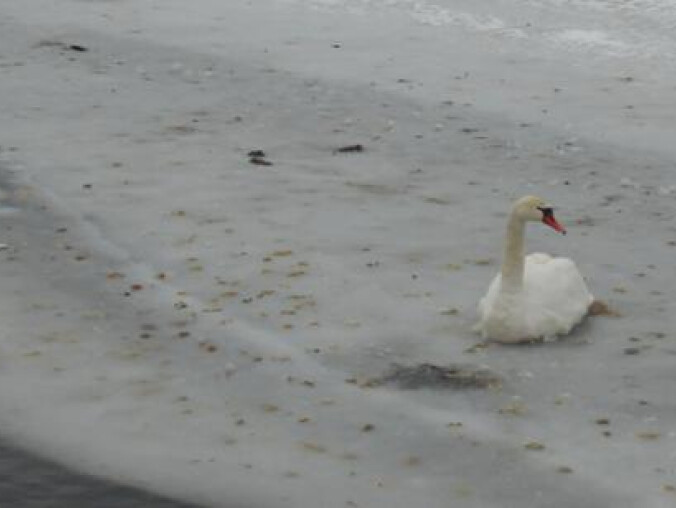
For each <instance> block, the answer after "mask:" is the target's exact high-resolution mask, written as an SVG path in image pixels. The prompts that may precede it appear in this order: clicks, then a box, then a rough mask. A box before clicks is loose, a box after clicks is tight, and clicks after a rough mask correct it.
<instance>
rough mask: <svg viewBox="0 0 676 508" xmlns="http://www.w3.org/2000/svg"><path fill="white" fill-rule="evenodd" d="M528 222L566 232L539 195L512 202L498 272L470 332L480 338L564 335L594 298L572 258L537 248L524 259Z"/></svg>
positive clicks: (516, 339)
mask: <svg viewBox="0 0 676 508" xmlns="http://www.w3.org/2000/svg"><path fill="white" fill-rule="evenodd" d="M527 222H542V223H544V224H546V225H547V226H549V227H551V228H552V229H554V230H555V231H557V232H559V233H562V234H564V235H565V234H566V230H565V228H564V227H563V226H562V225H561V224H559V223H558V222H557V220H556V219H555V218H554V210H553V208H552V207H551V206H550V205H549V204H547V203H546V202H545V201H544V200H542V199H541V198H538V197H536V196H525V197H523V198H521V199H519V200H517V201H516V202H515V203H514V205H513V207H512V211H511V213H510V215H509V220H508V222H507V236H506V238H505V244H504V257H503V260H502V267H501V269H500V273H498V274H497V275H496V276H495V278H494V279H493V281H492V282H491V284H490V286H489V288H488V292H487V293H486V295H485V296H484V297H483V298H482V299H481V301H480V302H479V308H478V311H479V322H478V323H477V325H476V327H475V330H476V331H479V332H480V333H481V335H482V336H483V337H484V338H485V339H492V340H495V341H497V342H504V343H520V342H531V341H535V340H544V339H548V338H553V337H555V336H557V335H565V334H567V333H569V332H570V330H571V329H572V328H573V327H574V326H575V325H576V324H578V323H579V322H580V321H581V320H582V319H583V318H584V317H585V316H586V315H587V313H588V309H589V306H590V305H591V304H592V302H593V301H594V298H593V297H592V295H591V293H590V292H589V290H588V289H587V285H586V284H585V282H584V279H583V278H582V275H581V274H580V272H579V271H578V269H577V267H576V266H575V263H574V262H573V261H572V260H570V259H568V258H555V257H551V256H550V255H548V254H543V253H540V252H538V253H534V254H530V255H528V256H526V257H524V253H523V243H524V232H525V227H526V223H527Z"/></svg>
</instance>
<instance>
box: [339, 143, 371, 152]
mask: <svg viewBox="0 0 676 508" xmlns="http://www.w3.org/2000/svg"><path fill="white" fill-rule="evenodd" d="M363 151H364V145H361V144H355V145H346V146H341V147H340V148H336V149H335V150H334V151H333V153H334V154H336V153H359V152H363Z"/></svg>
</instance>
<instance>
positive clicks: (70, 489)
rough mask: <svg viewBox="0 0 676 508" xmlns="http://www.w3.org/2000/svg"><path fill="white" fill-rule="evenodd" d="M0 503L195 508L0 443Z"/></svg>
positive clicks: (22, 507)
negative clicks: (80, 471)
mask: <svg viewBox="0 0 676 508" xmlns="http://www.w3.org/2000/svg"><path fill="white" fill-rule="evenodd" d="M0 506H1V507H10V506H11V507H12V508H43V507H51V508H61V507H74V506H77V507H79V508H89V507H91V508H134V507H139V508H141V507H142V508H196V507H197V505H193V504H186V503H181V502H178V501H173V500H171V499H167V498H165V497H161V496H157V495H155V494H151V493H148V492H144V491H142V490H139V489H135V488H131V487H126V486H123V485H119V484H116V483H114V482H111V481H107V480H104V479H101V478H96V477H94V476H88V475H84V474H80V473H77V472H74V471H71V470H70V469H67V468H65V467H63V466H61V465H58V464H55V463H53V462H50V461H48V460H44V459H41V458H39V457H36V456H34V455H31V454H29V453H27V452H24V451H22V450H20V449H18V448H15V447H13V446H11V445H9V444H7V443H6V442H0Z"/></svg>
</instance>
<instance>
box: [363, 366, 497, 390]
mask: <svg viewBox="0 0 676 508" xmlns="http://www.w3.org/2000/svg"><path fill="white" fill-rule="evenodd" d="M500 384H501V378H500V376H498V375H497V374H495V373H494V372H493V371H492V370H490V369H489V368H487V367H481V366H477V365H472V364H449V365H434V364H431V363H420V364H417V365H400V364H397V363H395V364H392V367H391V368H390V369H389V370H388V371H387V372H385V374H383V376H381V377H380V378H375V379H371V380H370V383H369V385H370V386H380V385H395V386H397V387H398V388H401V389H403V390H418V389H420V388H435V389H440V390H443V389H446V390H459V389H476V388H478V389H486V388H493V387H497V386H499V385H500Z"/></svg>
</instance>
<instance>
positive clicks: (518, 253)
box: [501, 214, 525, 292]
mask: <svg viewBox="0 0 676 508" xmlns="http://www.w3.org/2000/svg"><path fill="white" fill-rule="evenodd" d="M524 229H525V222H524V221H523V220H521V219H519V218H518V217H516V216H515V215H513V214H512V215H510V217H509V222H508V223H507V236H506V238H505V252H504V256H503V258H502V270H501V273H502V290H503V291H508V292H515V291H519V290H520V289H521V287H522V286H523V271H524V255H523V238H524Z"/></svg>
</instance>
